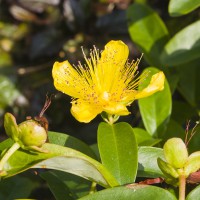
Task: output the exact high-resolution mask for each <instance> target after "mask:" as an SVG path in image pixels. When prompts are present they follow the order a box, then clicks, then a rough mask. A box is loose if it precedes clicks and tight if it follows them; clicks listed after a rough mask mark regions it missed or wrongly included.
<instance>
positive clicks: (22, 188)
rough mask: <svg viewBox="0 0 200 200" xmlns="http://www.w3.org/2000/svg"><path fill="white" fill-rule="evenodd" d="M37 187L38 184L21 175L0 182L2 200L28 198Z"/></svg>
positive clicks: (0, 197)
mask: <svg viewBox="0 0 200 200" xmlns="http://www.w3.org/2000/svg"><path fill="white" fill-rule="evenodd" d="M36 187H38V183H36V182H35V181H31V180H30V179H29V178H26V177H22V176H19V175H17V176H14V177H12V178H8V179H3V180H1V181H0V199H3V200H13V199H17V198H20V199H22V198H28V197H29V195H30V194H31V192H32V191H33V190H34V189H36Z"/></svg>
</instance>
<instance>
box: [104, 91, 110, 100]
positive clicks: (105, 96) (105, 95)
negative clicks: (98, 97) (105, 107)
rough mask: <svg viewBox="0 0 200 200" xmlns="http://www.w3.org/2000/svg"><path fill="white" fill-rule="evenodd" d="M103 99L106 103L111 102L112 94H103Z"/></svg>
mask: <svg viewBox="0 0 200 200" xmlns="http://www.w3.org/2000/svg"><path fill="white" fill-rule="evenodd" d="M102 99H103V100H105V101H109V99H110V94H109V93H108V92H106V91H105V92H103V94H102Z"/></svg>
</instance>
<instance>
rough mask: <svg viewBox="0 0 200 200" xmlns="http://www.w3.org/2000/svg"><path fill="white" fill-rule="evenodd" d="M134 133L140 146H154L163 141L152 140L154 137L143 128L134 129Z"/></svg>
mask: <svg viewBox="0 0 200 200" xmlns="http://www.w3.org/2000/svg"><path fill="white" fill-rule="evenodd" d="M133 132H134V134H135V137H136V140H137V143H138V145H139V146H154V145H155V144H157V143H159V142H160V141H161V139H154V138H152V136H151V135H150V134H149V133H148V132H147V131H145V130H144V129H142V128H133Z"/></svg>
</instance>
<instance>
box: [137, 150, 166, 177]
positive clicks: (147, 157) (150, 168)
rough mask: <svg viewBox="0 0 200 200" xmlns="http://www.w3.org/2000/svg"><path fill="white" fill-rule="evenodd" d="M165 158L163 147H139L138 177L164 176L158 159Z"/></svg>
mask: <svg viewBox="0 0 200 200" xmlns="http://www.w3.org/2000/svg"><path fill="white" fill-rule="evenodd" d="M158 158H162V159H164V154H163V149H160V148H155V147H139V149H138V174H137V176H138V177H152V178H156V177H163V173H162V171H161V170H160V168H159V167H158V163H157V159H158Z"/></svg>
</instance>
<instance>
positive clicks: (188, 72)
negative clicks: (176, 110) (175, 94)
mask: <svg viewBox="0 0 200 200" xmlns="http://www.w3.org/2000/svg"><path fill="white" fill-rule="evenodd" d="M178 70H179V77H180V80H179V83H178V90H179V92H180V93H181V94H182V96H183V97H184V98H185V99H186V100H187V101H188V102H189V103H190V105H191V106H193V107H195V108H196V109H198V110H199V109H200V87H199V80H200V70H199V59H196V60H195V61H193V62H190V63H188V64H185V65H183V66H182V67H179V68H178Z"/></svg>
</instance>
